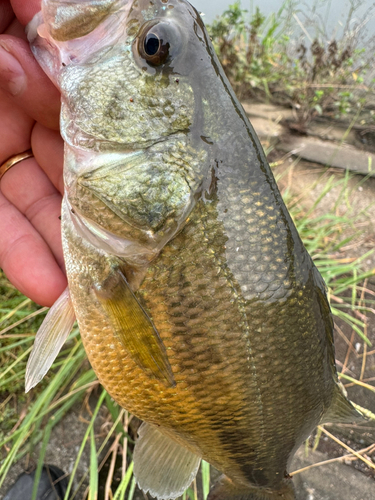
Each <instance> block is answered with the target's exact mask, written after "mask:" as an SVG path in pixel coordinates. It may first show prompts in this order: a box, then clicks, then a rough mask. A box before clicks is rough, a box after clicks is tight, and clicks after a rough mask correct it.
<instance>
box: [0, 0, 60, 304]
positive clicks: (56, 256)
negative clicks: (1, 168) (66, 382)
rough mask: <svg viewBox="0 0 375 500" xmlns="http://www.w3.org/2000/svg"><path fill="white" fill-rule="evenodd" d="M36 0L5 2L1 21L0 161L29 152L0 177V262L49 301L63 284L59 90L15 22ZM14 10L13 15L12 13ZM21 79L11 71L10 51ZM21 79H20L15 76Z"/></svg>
mask: <svg viewBox="0 0 375 500" xmlns="http://www.w3.org/2000/svg"><path fill="white" fill-rule="evenodd" d="M39 5H40V1H39V0H31V1H29V0H14V1H13V2H12V7H11V6H10V4H6V7H5V15H2V16H1V21H0V32H1V33H3V34H1V35H0V87H3V86H4V84H5V81H6V80H8V81H9V80H10V81H11V83H12V89H13V91H14V90H15V89H16V91H17V94H16V95H10V94H9V93H8V92H6V91H2V90H0V116H1V121H0V137H1V142H0V164H2V163H3V162H4V161H5V160H6V159H7V158H8V157H10V156H13V155H15V154H17V153H20V152H22V151H25V150H27V149H29V148H30V147H32V150H33V153H34V156H35V158H30V159H28V160H24V161H22V162H21V163H18V164H17V165H15V166H14V167H13V168H11V169H10V170H9V172H7V173H6V175H5V176H4V177H3V178H2V180H1V184H0V267H1V268H3V270H4V272H5V274H6V275H7V276H8V278H9V280H10V281H11V282H12V283H13V284H14V285H15V286H16V287H17V288H18V289H19V290H21V291H22V292H23V293H24V294H25V295H27V296H28V297H30V298H32V299H33V300H35V301H36V302H38V303H40V304H43V305H52V303H53V302H54V301H55V299H56V298H57V297H58V296H59V295H60V293H61V292H62V291H63V289H64V288H65V286H66V278H65V275H64V272H63V257H62V249H61V237H60V221H59V215H60V205H61V193H62V191H63V182H62V162H63V143H62V139H61V137H60V134H59V132H58V114H59V94H58V92H57V90H56V89H55V87H54V86H53V85H52V83H51V82H49V80H48V79H47V77H45V75H44V74H43V73H42V71H41V70H40V68H39V67H38V65H37V63H36V62H35V60H34V59H33V57H32V54H31V52H30V49H29V47H28V44H27V42H26V41H25V36H24V32H23V27H22V25H21V24H20V23H22V24H26V23H27V22H29V21H30V19H31V18H32V16H33V14H34V13H35V12H37V11H38V10H39ZM15 15H17V18H18V20H17V19H16V18H15ZM2 44H3V47H4V46H5V48H6V49H7V50H8V51H9V52H10V53H11V54H12V55H14V56H15V57H16V59H17V60H18V62H19V63H20V64H21V66H22V68H23V70H24V72H25V75H26V81H25V82H24V83H22V82H23V80H22V78H21V79H20V78H19V74H18V73H15V72H14V71H12V69H11V67H10V64H9V52H7V50H6V51H5V52H4V51H3V50H2V48H1V45H2ZM20 82H21V83H20Z"/></svg>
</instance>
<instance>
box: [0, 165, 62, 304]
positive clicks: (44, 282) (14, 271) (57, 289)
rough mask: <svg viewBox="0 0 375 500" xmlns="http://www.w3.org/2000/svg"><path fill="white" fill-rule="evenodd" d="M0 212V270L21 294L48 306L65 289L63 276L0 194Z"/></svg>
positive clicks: (45, 247) (36, 236) (29, 227)
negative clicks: (0, 269)
mask: <svg viewBox="0 0 375 500" xmlns="http://www.w3.org/2000/svg"><path fill="white" fill-rule="evenodd" d="M25 162H26V161H25ZM9 173H10V172H7V175H8V174H9ZM4 179H5V176H4V178H3V179H2V181H3V180H4ZM0 213H1V217H0V267H1V268H2V269H3V270H4V272H5V274H6V275H7V277H8V278H9V280H10V281H11V282H12V283H13V284H14V285H15V286H16V287H17V288H18V289H19V290H20V291H21V292H22V293H24V294H25V295H27V296H28V297H30V298H31V299H32V300H34V301H35V302H37V303H38V304H41V305H45V306H51V305H52V304H53V303H54V302H55V300H56V299H57V298H58V297H59V296H60V295H61V293H62V292H63V291H64V289H65V288H66V286H67V282H66V278H65V275H64V273H63V272H62V271H61V269H60V267H59V266H58V264H57V262H56V260H55V258H54V256H53V255H52V253H51V251H50V250H49V248H48V245H47V244H46V242H45V241H44V240H43V238H42V237H41V236H40V235H39V234H38V232H37V231H36V230H35V229H34V228H33V227H32V225H31V224H30V223H29V221H28V220H27V219H26V218H25V217H24V216H23V215H22V214H21V213H20V212H19V211H18V210H17V209H16V207H14V206H13V205H12V204H11V203H10V202H9V201H8V200H7V199H6V198H5V197H4V196H3V195H2V193H1V192H0Z"/></svg>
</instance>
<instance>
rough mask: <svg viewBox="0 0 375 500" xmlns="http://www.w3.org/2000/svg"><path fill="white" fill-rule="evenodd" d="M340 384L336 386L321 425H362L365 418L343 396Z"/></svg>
mask: <svg viewBox="0 0 375 500" xmlns="http://www.w3.org/2000/svg"><path fill="white" fill-rule="evenodd" d="M344 390H345V389H344V388H343V387H342V386H341V384H340V383H338V384H337V385H336V388H335V394H334V396H333V399H332V404H331V406H330V408H329V409H328V411H327V412H326V413H325V415H324V417H323V422H322V423H330V424H363V423H364V422H366V420H367V419H366V417H365V416H364V415H362V413H360V412H359V411H358V410H356V409H355V408H354V406H353V405H352V403H351V402H350V401H349V400H348V399H347V397H346V395H345V394H344V392H343V391H344Z"/></svg>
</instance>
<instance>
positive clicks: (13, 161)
mask: <svg viewBox="0 0 375 500" xmlns="http://www.w3.org/2000/svg"><path fill="white" fill-rule="evenodd" d="M33 156H34V155H33V152H32V150H31V149H28V150H27V151H24V152H23V153H19V154H18V155H14V156H11V157H10V158H8V159H7V160H6V161H5V162H4V163H3V164H2V165H1V166H0V181H1V179H2V177H3V176H4V174H5V173H6V172H8V170H9V169H11V168H12V167H14V165H17V163H20V162H21V161H23V160H27V158H32V157H33Z"/></svg>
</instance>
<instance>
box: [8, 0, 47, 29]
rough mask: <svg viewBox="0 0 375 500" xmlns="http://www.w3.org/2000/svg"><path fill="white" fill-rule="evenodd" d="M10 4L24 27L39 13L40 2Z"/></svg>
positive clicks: (18, 0)
mask: <svg viewBox="0 0 375 500" xmlns="http://www.w3.org/2000/svg"><path fill="white" fill-rule="evenodd" d="M11 4H12V7H13V9H14V12H15V14H16V16H17V18H18V19H19V21H20V22H21V23H22V24H23V25H24V26H26V24H27V23H29V22H30V21H31V19H32V18H33V17H34V16H35V14H36V13H37V12H39V11H40V5H41V0H26V1H25V0H11Z"/></svg>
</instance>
